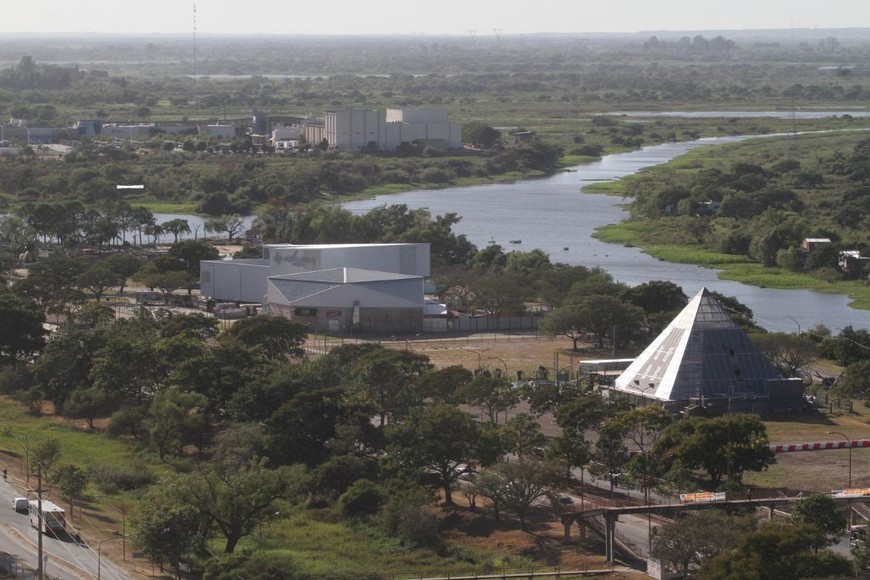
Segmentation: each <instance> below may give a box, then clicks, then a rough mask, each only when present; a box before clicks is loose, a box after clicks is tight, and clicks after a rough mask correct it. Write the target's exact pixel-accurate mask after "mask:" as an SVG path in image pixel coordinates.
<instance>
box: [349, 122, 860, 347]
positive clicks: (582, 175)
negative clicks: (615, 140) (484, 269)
mask: <svg viewBox="0 0 870 580" xmlns="http://www.w3.org/2000/svg"><path fill="white" fill-rule="evenodd" d="M746 138H747V137H715V138H707V139H700V140H698V141H691V142H682V143H666V144H663V145H656V146H652V147H644V148H643V149H640V150H637V151H631V152H627V153H618V154H614V155H607V156H605V157H603V158H602V159H601V160H600V161H596V162H594V163H589V164H586V165H579V166H576V167H573V168H571V169H570V170H568V171H565V172H562V173H559V174H556V175H553V176H551V177H547V178H542V179H535V180H529V181H519V182H516V183H509V184H495V185H479V186H471V187H453V188H448V189H438V190H422V191H410V192H407V193H400V194H392V195H385V196H378V197H375V198H373V199H368V200H362V201H353V202H347V203H344V204H342V205H343V207H345V208H346V209H348V210H350V211H351V212H353V213H355V214H362V213H365V212H367V211H369V210H370V209H372V208H374V207H377V206H380V205H384V204H388V205H389V204H397V203H403V204H407V205H408V206H409V207H411V208H427V209H428V210H429V211H430V212H431V213H432V214H433V215H441V214H444V213H447V212H455V213H457V214H459V215H460V216H462V221H460V222H459V223H458V224H457V225H456V226H454V231H455V232H456V233H459V234H465V235H466V236H468V238H469V240H471V241H472V242H473V243H474V244H476V245H477V246H478V247H484V246H486V245H488V244H489V243H490V242H492V241H494V242H495V243H498V244H501V246H502V247H503V248H504V250H505V251H506V252H507V251H511V250H523V251H529V250H532V249H535V248H539V249H541V250H543V251H544V252H546V253H548V254H549V255H550V259H551V260H552V261H554V262H564V263H567V264H574V265H582V266H586V267H590V268H592V267H601V268H604V269H605V270H607V271H608V272H610V274H611V275H612V276H613V277H614V278H615V279H616V280H618V281H620V282H624V283H626V284H629V285H632V286H633V285H637V284H641V283H643V282H647V281H650V280H670V281H672V282H674V283H675V284H678V285H679V286H681V287H682V288H683V291H684V292H685V293H686V294H687V295H688V296H690V297H691V296H692V295H694V294H695V293H696V292H698V290H700V289H701V287H703V286H706V287H707V288H709V289H711V290H714V291H716V292H721V293H722V294H726V295H729V296H734V297H736V298H737V299H738V300H740V301H741V302H742V303H744V304H746V305H747V306H749V307H750V308H751V309H752V310H753V312H754V313H755V318H756V322H758V324H760V325H761V326H763V327H764V328H766V329H768V330H771V331H783V332H797V331H801V330H803V331H805V330H808V329H810V328H812V327H814V326H816V325H818V324H824V325H825V326H827V327H828V328H829V329H831V330H832V331H833V332H834V333H835V334H836V333H837V332H838V330H839V329H841V328H843V327H845V326H847V325H852V326H853V327H854V328H863V329H870V311H864V310H855V309H853V308H850V307H849V299H848V298H847V297H845V296H842V295H837V294H821V293H817V292H812V291H809V290H774V289H770V288H758V287H755V286H749V285H747V284H741V283H738V282H730V281H725V280H719V279H718V278H717V276H716V271H715V270H712V269H708V268H702V267H699V266H691V265H685V264H671V263H668V262H662V261H660V260H657V259H655V258H652V257H651V256H649V255H647V254H645V253H643V252H642V251H641V250H639V249H637V248H628V247H624V246H621V245H616V244H605V243H602V242H599V241H598V240H596V239H594V238H593V237H592V234H593V232H594V231H595V229H596V228H598V227H600V226H603V225H607V224H613V223H619V222H620V221H622V220H624V219H625V218H626V217H627V215H628V214H627V212H626V211H625V209H624V208H623V207H622V204H623V203H624V202H623V200H622V199H620V198H616V197H613V196H607V195H598V194H588V193H583V192H582V191H581V188H582V187H583V185H584V184H588V183H590V182H595V181H610V180H616V179H619V178H621V177H625V176H626V175H630V174H632V173H635V172H637V171H639V170H641V169H643V168H644V167H651V166H654V165H659V164H662V163H665V162H667V161H669V160H671V159H673V158H674V157H677V156H679V155H682V154H683V153H685V152H687V151H689V150H691V149H694V148H696V147H703V146H707V145H714V144H722V143H729V142H734V141H739V140H741V139H746ZM517 241H519V242H520V243H514V242H517Z"/></svg>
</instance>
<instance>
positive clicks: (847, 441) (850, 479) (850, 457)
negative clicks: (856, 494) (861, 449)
mask: <svg viewBox="0 0 870 580" xmlns="http://www.w3.org/2000/svg"><path fill="white" fill-rule="evenodd" d="M828 435H839V436H840V437H842V438H843V439H845V440H846V446H847V447H848V448H849V487H850V488H851V487H852V440H851V439H850V438H849V436H848V435H846V434H845V433H841V432H840V431H828Z"/></svg>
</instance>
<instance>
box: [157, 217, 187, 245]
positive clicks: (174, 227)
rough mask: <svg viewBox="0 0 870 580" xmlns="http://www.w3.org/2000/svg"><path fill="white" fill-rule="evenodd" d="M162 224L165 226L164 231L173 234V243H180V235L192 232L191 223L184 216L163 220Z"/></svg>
mask: <svg viewBox="0 0 870 580" xmlns="http://www.w3.org/2000/svg"><path fill="white" fill-rule="evenodd" d="M160 226H161V227H162V228H163V231H164V232H166V233H167V234H172V237H173V239H172V243H173V245H174V244H177V243H178V238H179V236H181V235H182V234H189V233H190V223H188V221H187V220H186V219H184V218H175V219H171V220H169V221H165V222H163V223H162V224H160Z"/></svg>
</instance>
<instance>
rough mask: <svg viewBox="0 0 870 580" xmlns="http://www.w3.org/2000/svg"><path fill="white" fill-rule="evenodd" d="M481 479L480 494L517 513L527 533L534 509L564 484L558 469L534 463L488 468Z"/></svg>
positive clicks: (513, 463)
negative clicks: (530, 515) (540, 501)
mask: <svg viewBox="0 0 870 580" xmlns="http://www.w3.org/2000/svg"><path fill="white" fill-rule="evenodd" d="M484 476H485V477H484ZM481 477H482V478H483V485H479V486H478V490H479V491H480V494H481V495H483V496H484V497H486V498H489V499H490V500H491V501H493V502H494V503H495V502H496V501H497V502H498V503H499V504H500V505H502V506H504V507H505V508H506V509H508V510H510V511H512V512H514V513H515V514H516V515H517V517H518V518H519V519H520V527H521V528H522V529H523V531H526V530H527V529H528V514H529V511H530V510H531V509H532V507H533V506H534V505H535V504H536V503H537V502H538V501H539V500H540V499H541V498H544V497H547V496H548V495H549V494H551V493H552V492H553V491H554V490H556V489H558V488H559V486H560V485H561V482H562V478H561V470H560V469H559V468H558V466H557V465H555V464H553V463H549V462H545V461H536V460H531V459H520V460H519V461H510V462H502V463H498V464H496V465H493V466H492V467H489V468H487V470H486V471H485V472H484V473H483V474H481Z"/></svg>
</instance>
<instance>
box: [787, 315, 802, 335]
mask: <svg viewBox="0 0 870 580" xmlns="http://www.w3.org/2000/svg"><path fill="white" fill-rule="evenodd" d="M786 318H788V319H789V320H791V321H792V322H794V323H795V324H796V325H797V327H798V335H800V334H801V323H800V322H798V321H797V320H795V319H794V318H792V317H791V316H786Z"/></svg>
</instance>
